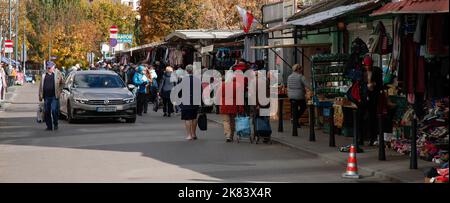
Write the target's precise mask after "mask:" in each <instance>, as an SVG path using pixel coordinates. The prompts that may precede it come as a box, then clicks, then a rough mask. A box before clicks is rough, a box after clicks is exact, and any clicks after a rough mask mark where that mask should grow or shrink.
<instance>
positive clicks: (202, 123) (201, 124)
mask: <svg viewBox="0 0 450 203" xmlns="http://www.w3.org/2000/svg"><path fill="white" fill-rule="evenodd" d="M197 125H198V128H199V129H200V130H201V131H205V130H208V119H207V118H206V114H205V113H201V114H200V115H199V116H198V123H197Z"/></svg>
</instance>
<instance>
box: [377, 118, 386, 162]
mask: <svg viewBox="0 0 450 203" xmlns="http://www.w3.org/2000/svg"><path fill="white" fill-rule="evenodd" d="M378 160H380V161H384V160H386V151H385V144H384V134H383V115H382V114H380V115H378Z"/></svg>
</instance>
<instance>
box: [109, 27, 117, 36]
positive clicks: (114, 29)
mask: <svg viewBox="0 0 450 203" xmlns="http://www.w3.org/2000/svg"><path fill="white" fill-rule="evenodd" d="M118 33H119V28H118V27H117V26H115V25H113V26H111V28H110V29H109V38H114V39H115V38H117V34H118Z"/></svg>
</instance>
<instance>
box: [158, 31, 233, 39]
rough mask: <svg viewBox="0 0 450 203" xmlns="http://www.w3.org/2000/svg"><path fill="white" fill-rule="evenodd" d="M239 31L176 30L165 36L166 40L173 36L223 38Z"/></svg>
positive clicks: (183, 37) (182, 37) (181, 37)
mask: <svg viewBox="0 0 450 203" xmlns="http://www.w3.org/2000/svg"><path fill="white" fill-rule="evenodd" d="M241 32H242V30H176V31H174V32H172V33H170V34H169V35H168V36H167V37H166V41H169V40H171V39H173V38H180V39H184V40H195V39H225V38H228V37H229V36H231V35H234V34H238V33H241Z"/></svg>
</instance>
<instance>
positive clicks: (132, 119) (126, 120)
mask: <svg viewBox="0 0 450 203" xmlns="http://www.w3.org/2000/svg"><path fill="white" fill-rule="evenodd" d="M125 122H126V123H136V117H134V118H126V119H125Z"/></svg>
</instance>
